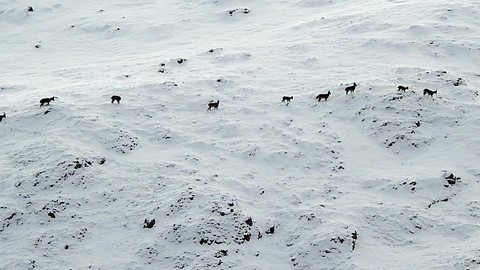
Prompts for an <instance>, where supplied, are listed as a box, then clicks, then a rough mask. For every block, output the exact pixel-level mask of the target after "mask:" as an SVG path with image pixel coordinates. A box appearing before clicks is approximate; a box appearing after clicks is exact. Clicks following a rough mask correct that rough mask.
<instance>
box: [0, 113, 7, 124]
mask: <svg viewBox="0 0 480 270" xmlns="http://www.w3.org/2000/svg"><path fill="white" fill-rule="evenodd" d="M3 118H7V115H6V114H5V112H3V114H2V115H0V122H2V120H3Z"/></svg>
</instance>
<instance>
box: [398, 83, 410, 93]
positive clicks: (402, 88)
mask: <svg viewBox="0 0 480 270" xmlns="http://www.w3.org/2000/svg"><path fill="white" fill-rule="evenodd" d="M407 90H408V86H403V85H399V86H398V90H397V91H403V92H405V91H407Z"/></svg>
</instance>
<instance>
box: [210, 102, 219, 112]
mask: <svg viewBox="0 0 480 270" xmlns="http://www.w3.org/2000/svg"><path fill="white" fill-rule="evenodd" d="M219 104H220V100H217V102H215V101H213V100H212V101H210V103H208V109H207V111H210V110H211V109H212V108H213V109H215V110H218V105H219Z"/></svg>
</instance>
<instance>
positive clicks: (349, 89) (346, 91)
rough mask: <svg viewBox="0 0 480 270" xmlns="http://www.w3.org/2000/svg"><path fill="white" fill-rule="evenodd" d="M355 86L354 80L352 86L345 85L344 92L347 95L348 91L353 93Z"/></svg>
mask: <svg viewBox="0 0 480 270" xmlns="http://www.w3.org/2000/svg"><path fill="white" fill-rule="evenodd" d="M355 87H357V84H356V83H355V82H353V85H352V86H347V87H345V94H346V95H348V92H352V93H353V92H354V91H355Z"/></svg>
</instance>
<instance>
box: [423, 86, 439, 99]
mask: <svg viewBox="0 0 480 270" xmlns="http://www.w3.org/2000/svg"><path fill="white" fill-rule="evenodd" d="M436 93H437V90H435V91H433V90H430V89H427V88H425V89H423V95H424V96H425V95H429V96H431V97H433V94H436Z"/></svg>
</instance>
